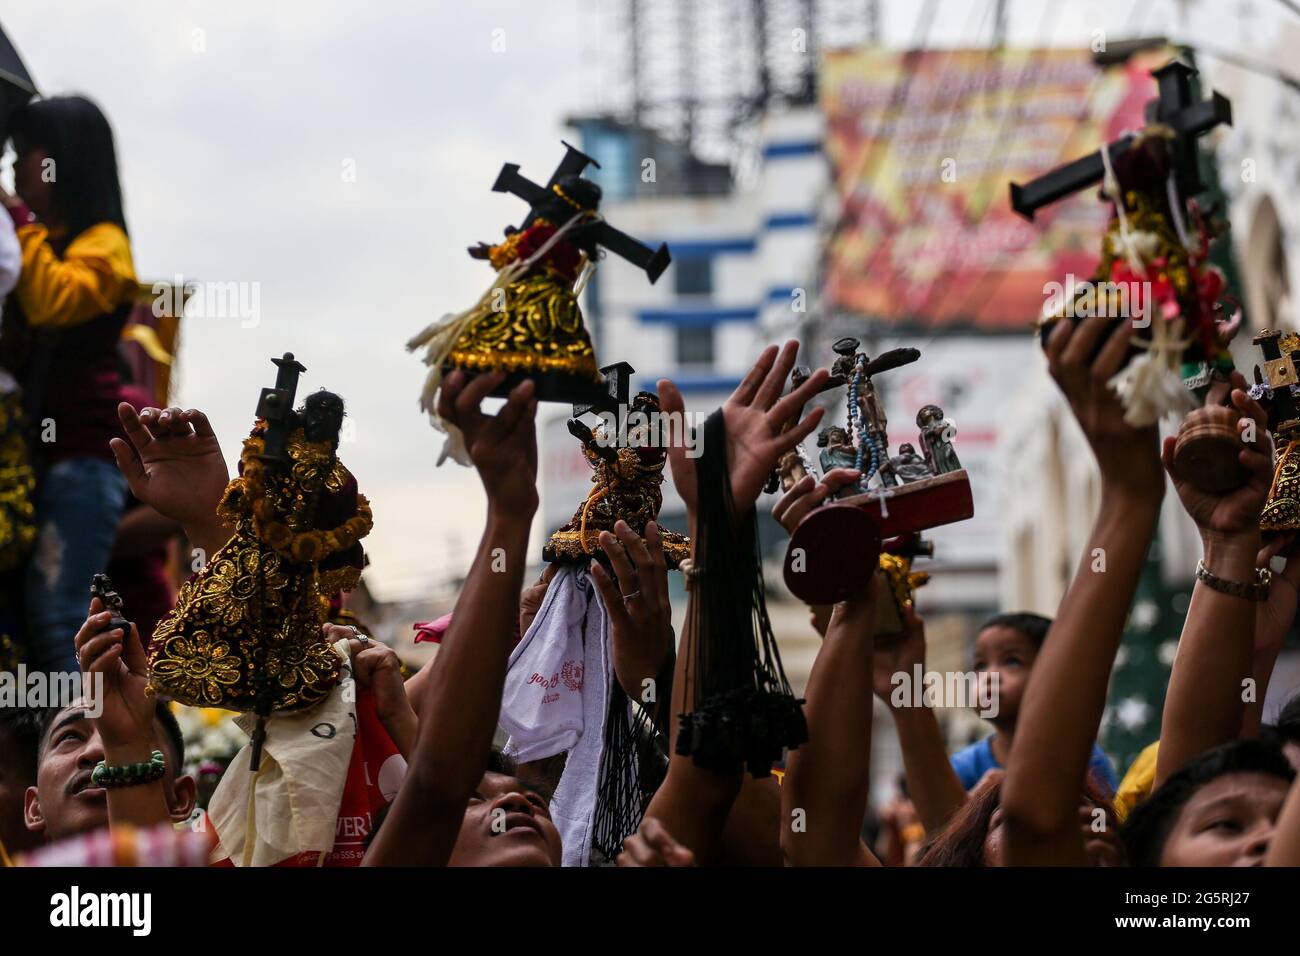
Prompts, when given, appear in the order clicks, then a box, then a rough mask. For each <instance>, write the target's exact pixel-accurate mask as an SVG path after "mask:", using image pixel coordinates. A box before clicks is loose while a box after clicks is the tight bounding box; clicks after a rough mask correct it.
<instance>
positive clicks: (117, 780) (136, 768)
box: [90, 750, 166, 788]
mask: <svg viewBox="0 0 1300 956" xmlns="http://www.w3.org/2000/svg"><path fill="white" fill-rule="evenodd" d="M165 768H166V763H165V761H164V760H163V755H162V751H161V750H155V751H154V752H153V756H152V757H151V758H150V759H149V762H148V763H128V764H124V765H123V766H121V767H110V766H109V765H108V763H107V762H105V761H103V760H101V761H100V762H99V763H97V764H95V769H94V770H92V771H91V772H90V782H91V783H93V784H94V785H95V786H97V787H106V788H107V787H134V786H137V785H139V784H142V783H153V782H154V781H155V780H161V779H162V775H163V771H164V769H165Z"/></svg>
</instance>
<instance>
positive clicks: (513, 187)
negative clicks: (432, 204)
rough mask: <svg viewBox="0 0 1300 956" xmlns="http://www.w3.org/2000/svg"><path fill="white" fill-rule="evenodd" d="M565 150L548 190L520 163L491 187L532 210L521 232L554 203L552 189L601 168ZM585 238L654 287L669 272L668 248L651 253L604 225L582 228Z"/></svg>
mask: <svg viewBox="0 0 1300 956" xmlns="http://www.w3.org/2000/svg"><path fill="white" fill-rule="evenodd" d="M561 142H563V141H561ZM564 148H565V154H564V158H563V159H562V160H560V164H559V165H558V166H556V167H555V172H554V173H552V174H551V178H550V180H548V181H547V183H546V185H545V186H539V185H537V183H535V182H533V181H532V180H530V179H528V178H527V177H525V176H523V175H522V174H521V173H520V172H519V164H518V163H506V164H505V165H504V166H502V167H501V172H500V174H498V176H497V181H496V182H495V183H493V184H492V191H493V192H498V193H510V194H511V195H514V196H518V197H519V198H520V199H522V200H523V201H524V202H526V203H528V205H529V206H530V207H531V211H530V212H529V213H528V218H527V219H525V220H524V223H523V226H522V227H521V228H523V229H527V228H528V227H529V226H530V225H532V222H533V220H534V219H535V218H536V217H537V210H538V207H539V206H541V205H543V204H544V203H548V202H551V201H553V200H554V198H555V194H554V192H552V187H553V186H555V185H556V184H557V183H558V182H559V181H560V180H561V179H562V178H564V177H565V176H578V175H581V173H582V171H583V170H584V169H586V168H587V166H588V165H592V166H595V167H596V168H597V169H599V168H600V164H599V163H597V162H596V161H595V160H594V159H592V158H591V157H590V156H588V155H587V154H586V153H584V152H582V151H581V150H578V149H575V148H574V147H572V146H570V145H569V144H568V143H564ZM582 235H583V237H584V239H587V240H590V241H591V242H594V243H595V244H597V245H601V246H604V247H605V248H606V249H608V250H609V251H610V252H612V253H614V254H615V255H616V256H619V257H620V258H622V259H626V260H627V261H628V262H630V263H632V264H633V265H634V266H636V267H637V268H638V269H644V270H645V273H646V275H647V276H649V278H650V282H651V284H653V283H654V281H655V280H656V279H658V278H659V276H660V275H662V274H663V271H664V270H665V269H667V268H668V263H670V262H671V261H672V257H671V256H670V255H669V254H668V246H667V245H665V244H661V245H660V246H659V248H658V249H651V248H650V247H649V246H647V245H645V244H644V243H641V242H638V241H637V240H636V239H633V238H632V237H631V236H629V235H628V234H627V233H625V232H620V231H619V230H618V229H615V228H614V227H613V226H611V225H610V224H609V223H607V222H604V221H601V222H599V223H595V224H593V225H591V226H583V227H582Z"/></svg>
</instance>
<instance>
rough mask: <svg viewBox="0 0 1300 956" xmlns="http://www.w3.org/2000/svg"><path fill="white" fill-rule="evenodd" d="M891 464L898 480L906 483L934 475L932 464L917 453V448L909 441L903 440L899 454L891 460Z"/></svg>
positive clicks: (899, 447)
mask: <svg viewBox="0 0 1300 956" xmlns="http://www.w3.org/2000/svg"><path fill="white" fill-rule="evenodd" d="M889 464H890V467H891V468H892V469H893V472H894V474H895V475H897V476H898V480H899V481H901V482H903V483H904V484H906V483H907V482H909V481H920V480H921V479H922V478H930V477H932V476H933V475H934V472H933V471H931V470H930V465H929V464H928V463H927V462H926V460H925V459H924V458H922V457H921V456H920V455H918V454H917V453H916V449H915V448H913V447H912V446H911V444H910V443H909V442H903V443H902V444H901V445H899V446H898V454H897V455H895V456H894V457H893V458H891V459H890V460H889Z"/></svg>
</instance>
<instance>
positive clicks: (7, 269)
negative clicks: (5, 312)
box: [0, 212, 23, 306]
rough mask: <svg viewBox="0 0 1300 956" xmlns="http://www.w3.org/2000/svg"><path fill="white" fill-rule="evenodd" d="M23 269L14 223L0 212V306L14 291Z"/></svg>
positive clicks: (21, 251)
mask: <svg viewBox="0 0 1300 956" xmlns="http://www.w3.org/2000/svg"><path fill="white" fill-rule="evenodd" d="M22 268H23V249H22V246H20V245H19V244H18V235H17V234H16V233H15V232H14V221H13V219H11V218H10V217H9V214H8V213H7V212H0V306H3V305H4V301H5V298H6V297H7V296H8V295H9V293H10V292H12V291H14V286H16V285H17V284H18V276H19V275H20V274H21V273H22Z"/></svg>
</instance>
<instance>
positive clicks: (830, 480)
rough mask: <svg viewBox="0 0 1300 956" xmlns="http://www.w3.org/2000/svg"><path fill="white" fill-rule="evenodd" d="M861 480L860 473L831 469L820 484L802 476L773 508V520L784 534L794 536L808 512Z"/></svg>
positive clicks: (808, 476) (809, 477) (848, 469)
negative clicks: (785, 532) (782, 529)
mask: <svg viewBox="0 0 1300 956" xmlns="http://www.w3.org/2000/svg"><path fill="white" fill-rule="evenodd" d="M861 477H862V472H860V471H858V470H857V469H855V468H832V469H831V470H830V471H828V472H826V474H825V475H823V476H822V480H821V481H818V480H817V479H816V478H814V477H813V476H812V475H804V476H803V477H802V478H800V479H799V480H798V481H797V482H795V483H794V484H793V485H791V486H790V490H789V491H787V492H786V493H785V494H783V495H782V496H781V497H780V498H779V499H778V500H777V502H776V504H775V505H773V506H772V517H773V518H775V519H776V520H777V521H778V522H779V523H780V525H781V527H783V528H785V530H786V531H787V532H789V533H790V534H794V529H795V528H797V527H798V526H799V522H800V521H802V520H803V519H804V516H805V515H807V514H808V512H810V511H812V510H813V509H814V508H816V507H817V506H818V505H820V504H821V503H822V502H824V501H825V500H826V499H827V498H829V497H830V496H831V495H833V494H835V493H836V492H837V491H839V490H840V489H841V488H844V487H846V486H848V485H852V484H854V483H855V482H857V481H858V480H859V479H860V478H861Z"/></svg>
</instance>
